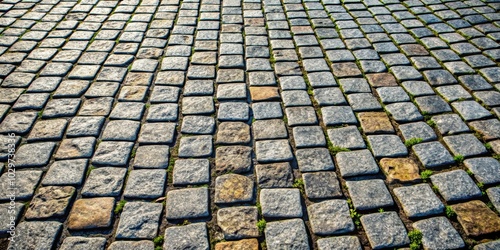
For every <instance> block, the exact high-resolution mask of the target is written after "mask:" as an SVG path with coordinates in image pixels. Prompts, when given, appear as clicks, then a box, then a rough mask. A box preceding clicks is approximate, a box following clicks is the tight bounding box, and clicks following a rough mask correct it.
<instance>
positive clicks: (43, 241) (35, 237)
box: [8, 221, 63, 249]
mask: <svg viewBox="0 0 500 250" xmlns="http://www.w3.org/2000/svg"><path fill="white" fill-rule="evenodd" d="M62 227H63V225H62V224H61V223H60V222H56V221H31V222H26V221H24V222H21V223H19V225H18V226H17V228H16V231H17V232H23V233H22V234H19V235H17V236H16V239H15V241H11V242H10V243H9V246H8V249H52V248H53V247H54V246H55V245H57V239H58V237H59V236H60V233H61V231H62ZM42 232H43V233H42Z"/></svg>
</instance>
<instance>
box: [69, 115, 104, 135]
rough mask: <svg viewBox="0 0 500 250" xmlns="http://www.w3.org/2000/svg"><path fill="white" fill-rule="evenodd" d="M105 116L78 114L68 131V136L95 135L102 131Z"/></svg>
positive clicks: (72, 120)
mask: <svg viewBox="0 0 500 250" xmlns="http://www.w3.org/2000/svg"><path fill="white" fill-rule="evenodd" d="M104 120H105V118H104V117H102V116H76V117H74V118H73V119H71V123H70V124H69V126H68V129H67V131H66V136H67V137H80V136H94V137H97V136H99V134H100V133H101V128H102V125H103V124H104Z"/></svg>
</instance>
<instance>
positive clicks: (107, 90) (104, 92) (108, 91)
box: [85, 82, 119, 98]
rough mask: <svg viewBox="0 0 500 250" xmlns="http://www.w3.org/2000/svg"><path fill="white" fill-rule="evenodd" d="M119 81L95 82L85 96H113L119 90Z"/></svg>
mask: <svg viewBox="0 0 500 250" xmlns="http://www.w3.org/2000/svg"><path fill="white" fill-rule="evenodd" d="M118 88H119V83H116V82H94V83H92V84H91V85H90V87H89V89H88V90H87V92H85V97H88V98H90V97H106V96H107V97H111V96H114V95H115V94H116V92H118Z"/></svg>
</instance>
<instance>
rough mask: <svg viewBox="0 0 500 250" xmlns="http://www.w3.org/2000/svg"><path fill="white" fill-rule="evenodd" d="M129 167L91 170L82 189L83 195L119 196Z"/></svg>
mask: <svg viewBox="0 0 500 250" xmlns="http://www.w3.org/2000/svg"><path fill="white" fill-rule="evenodd" d="M126 174H127V169H125V168H111V167H103V168H97V169H94V170H92V171H90V175H89V176H88V178H87V181H86V182H85V185H84V186H83V189H82V195H83V196H90V197H94V196H119V195H120V193H121V190H122V186H123V182H124V181H125V175H126Z"/></svg>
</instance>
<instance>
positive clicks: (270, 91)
mask: <svg viewBox="0 0 500 250" xmlns="http://www.w3.org/2000/svg"><path fill="white" fill-rule="evenodd" d="M250 97H251V98H252V101H269V100H276V99H279V98H280V95H279V93H278V88H276V87H250Z"/></svg>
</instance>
